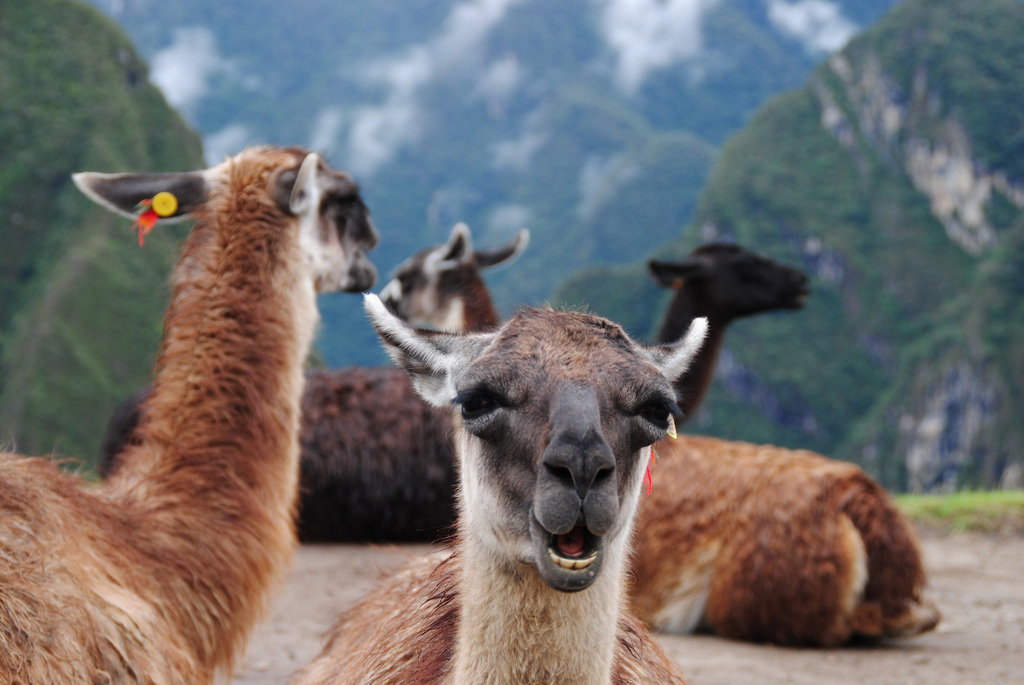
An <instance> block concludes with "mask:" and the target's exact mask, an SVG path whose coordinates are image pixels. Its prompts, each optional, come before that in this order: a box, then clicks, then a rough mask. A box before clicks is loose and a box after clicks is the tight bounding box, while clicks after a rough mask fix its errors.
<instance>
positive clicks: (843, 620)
mask: <svg viewBox="0 0 1024 685" xmlns="http://www.w3.org/2000/svg"><path fill="white" fill-rule="evenodd" d="M754 258H756V259H754ZM651 269H652V271H653V272H654V273H655V277H656V279H657V280H658V281H659V282H660V283H662V284H663V285H669V286H671V287H674V288H676V289H677V291H678V294H677V296H676V298H675V300H674V301H673V303H672V305H671V306H670V308H669V313H668V315H667V316H666V319H665V322H664V325H663V326H662V333H661V336H662V340H663V341H664V340H666V339H670V338H671V336H672V335H674V334H677V333H678V332H679V331H682V330H685V327H686V326H687V325H688V324H689V321H690V320H691V319H692V318H693V317H694V316H702V317H706V318H707V319H708V321H709V328H710V330H709V334H708V343H707V344H706V345H705V347H704V348H702V349H701V352H700V353H699V354H698V356H697V358H696V359H695V360H694V364H693V366H692V367H691V370H690V372H688V374H687V375H686V377H685V378H684V380H683V381H681V382H680V383H677V384H676V389H677V391H678V392H679V394H680V395H681V399H680V404H681V406H682V407H686V408H688V409H690V410H691V411H692V408H693V407H694V406H695V404H696V403H697V402H699V401H700V400H701V398H702V397H703V395H704V393H705V391H706V390H707V385H708V383H709V382H710V377H711V372H712V370H713V368H714V361H715V358H716V356H717V353H718V350H719V349H720V347H721V344H722V340H723V337H724V332H725V328H726V326H727V325H728V324H729V322H730V321H732V320H733V319H735V318H737V317H739V316H744V315H747V314H751V313H756V312H758V311H765V310H766V309H768V308H779V307H791V308H795V307H797V306H800V304H802V301H803V299H804V297H805V296H806V292H807V290H806V280H805V279H803V278H799V277H798V276H797V274H798V273H799V272H795V271H794V270H789V271H791V272H792V273H790V274H788V275H787V273H786V271H787V269H788V267H783V266H781V265H778V264H775V263H773V262H771V261H770V260H765V258H763V257H757V256H756V255H753V256H752V255H751V254H750V253H748V252H747V251H746V250H743V249H742V248H738V247H735V246H728V245H712V246H704V247H702V248H699V249H698V250H696V251H695V252H694V253H693V255H691V257H690V258H689V259H687V260H686V261H685V262H683V263H681V264H666V263H652V264H651ZM787 303H789V304H787ZM655 451H656V453H657V456H658V462H657V466H656V468H655V469H654V470H653V477H654V486H653V491H652V493H651V495H650V496H649V497H647V498H646V499H645V500H644V502H643V503H642V505H641V508H640V515H639V520H638V522H637V535H636V549H635V556H634V565H633V568H634V571H635V573H636V585H635V587H634V591H633V607H634V609H635V610H636V612H637V614H638V615H639V616H640V617H642V618H643V619H644V620H645V621H647V622H648V623H649V624H650V625H652V626H654V627H656V628H658V629H662V630H669V631H674V632H692V631H694V630H697V629H705V630H712V631H714V632H716V633H718V634H721V635H723V636H726V637H730V638H735V639H744V640H754V641H769V642H775V643H778V644H800V645H825V646H831V645H837V644H840V643H843V642H846V641H848V640H849V639H851V638H852V637H854V636H859V637H868V638H884V637H902V636H910V635H916V634H919V633H922V632H925V631H927V630H930V629H932V628H933V627H934V626H935V625H936V624H937V623H938V621H939V614H938V611H937V610H936V609H935V607H934V605H933V604H932V603H931V602H930V601H928V600H927V599H925V598H923V596H922V595H923V589H924V585H925V572H924V568H923V565H922V563H921V553H920V546H919V543H918V541H917V536H916V534H915V532H914V529H913V526H912V525H911V524H910V523H909V522H908V521H907V520H906V518H905V517H904V516H903V515H902V514H900V512H899V511H898V510H897V509H896V507H895V505H894V504H893V502H892V500H891V499H890V498H889V496H888V495H887V493H886V492H885V490H884V489H883V488H882V487H881V486H880V485H879V484H878V483H876V482H875V481H874V480H872V479H871V478H870V477H868V476H867V475H866V474H865V473H864V472H863V471H861V469H859V468H857V467H856V466H854V465H852V464H847V463H843V462H836V461H832V460H829V459H826V458H825V457H822V456H821V455H818V454H814V453H812V452H807V451H804V450H788V449H783V448H778V447H772V446H768V445H751V444H749V443H743V442H729V441H725V440H719V439H716V438H706V437H694V436H684V435H680V436H679V439H678V440H665V441H662V442H660V443H658V445H656V447H655Z"/></svg>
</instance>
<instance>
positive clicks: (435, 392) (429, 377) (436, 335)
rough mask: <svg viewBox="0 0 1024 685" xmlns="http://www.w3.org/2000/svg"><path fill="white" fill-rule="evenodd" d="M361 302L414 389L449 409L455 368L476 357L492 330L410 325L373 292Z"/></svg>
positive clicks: (443, 407)
mask: <svg viewBox="0 0 1024 685" xmlns="http://www.w3.org/2000/svg"><path fill="white" fill-rule="evenodd" d="M363 306H364V307H365V309H366V313H367V315H368V316H369V317H370V323H372V324H373V327H374V329H375V330H376V331H377V335H379V336H380V337H381V340H383V341H384V348H385V349H386V350H387V353H388V355H389V356H390V357H391V358H392V359H393V360H394V361H395V363H396V364H398V365H399V366H401V367H402V368H403V369H405V371H406V373H408V374H409V378H411V379H412V384H413V387H415V388H416V392H418V393H419V394H420V396H421V397H423V399H425V400H426V401H427V402H428V403H430V404H432V405H433V406H435V407H438V408H441V409H450V408H451V405H452V400H453V399H455V380H454V374H455V372H456V371H457V370H458V369H463V368H465V367H466V366H468V365H469V364H470V363H471V362H472V361H473V360H474V359H476V358H477V357H478V356H479V355H480V353H481V352H483V350H484V348H485V347H487V345H488V343H490V341H491V339H492V338H493V334H489V333H484V334H472V335H458V334H455V333H444V332H440V331H428V330H422V329H416V328H413V327H412V326H409V325H408V324H407V323H405V322H404V321H402V320H401V319H400V318H398V317H397V316H395V315H394V314H392V313H391V311H390V310H389V309H388V308H387V307H386V306H385V305H384V303H383V302H382V301H381V299H380V298H379V297H378V296H377V295H375V294H373V293H367V294H366V295H364V296H363Z"/></svg>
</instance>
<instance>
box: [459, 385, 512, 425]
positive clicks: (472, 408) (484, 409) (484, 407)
mask: <svg viewBox="0 0 1024 685" xmlns="http://www.w3.org/2000/svg"><path fill="white" fill-rule="evenodd" d="M454 403H455V404H459V405H462V418H464V419H478V418H481V417H483V416H487V415H488V414H490V413H491V412H493V411H494V410H495V409H497V408H498V407H501V406H504V404H505V403H504V401H503V400H502V399H501V397H499V396H498V395H496V394H495V393H493V392H491V391H490V390H467V391H466V392H463V393H459V395H458V396H457V397H456V398H455V400H454Z"/></svg>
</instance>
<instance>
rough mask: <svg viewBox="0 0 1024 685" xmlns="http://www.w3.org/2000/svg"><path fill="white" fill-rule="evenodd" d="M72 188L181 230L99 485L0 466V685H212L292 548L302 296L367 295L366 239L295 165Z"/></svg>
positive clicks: (316, 172) (355, 199) (352, 207)
mask: <svg viewBox="0 0 1024 685" xmlns="http://www.w3.org/2000/svg"><path fill="white" fill-rule="evenodd" d="M74 180H75V182H76V184H77V185H78V187H79V188H80V189H81V190H82V191H83V192H84V193H85V194H86V195H88V196H89V197H90V198H92V199H93V200H95V201H97V202H98V203H100V204H101V205H104V206H106V207H107V208H109V209H112V210H114V211H117V212H121V213H125V214H129V215H131V214H132V208H134V207H136V206H137V205H138V204H140V202H141V201H143V200H146V199H149V198H153V199H154V204H155V202H156V198H157V196H158V195H159V194H160V193H169V194H170V195H172V196H173V197H171V198H170V199H169V202H164V203H163V204H161V205H160V208H161V209H162V211H163V214H162V216H166V217H171V218H180V217H184V216H186V215H190V216H192V217H193V218H195V220H196V223H195V226H194V228H193V230H192V231H191V233H190V235H189V237H188V239H187V240H186V243H185V246H184V250H183V253H182V256H181V258H180V260H179V262H178V265H177V267H176V269H175V271H174V277H173V281H172V282H173V292H172V300H171V303H170V306H169V308H168V311H167V317H166V320H165V333H164V340H163V343H162V346H161V349H160V353H159V355H158V360H157V364H156V375H155V380H154V384H153V392H152V394H151V396H150V397H149V398H148V400H147V401H146V404H145V407H144V412H143V418H142V420H141V423H140V425H139V427H138V438H137V442H136V444H134V445H132V446H130V447H128V448H127V451H126V453H125V454H124V455H123V461H122V464H121V465H120V467H119V468H118V469H117V471H116V473H114V474H113V475H112V476H111V478H109V479H108V480H107V481H105V482H104V483H103V484H102V485H100V486H99V487H96V488H87V487H82V483H81V481H80V480H79V479H78V478H76V477H75V476H69V475H66V474H64V473H62V472H60V471H59V470H58V469H57V468H56V466H54V465H53V464H52V463H50V462H49V461H47V460H45V459H39V458H36V459H31V458H25V457H20V456H17V455H13V454H8V453H5V454H0V680H3V681H5V682H23V683H85V682H119V683H120V682H147V683H209V682H213V680H214V678H216V677H217V675H218V674H219V673H221V674H223V673H229V672H230V670H231V668H232V664H233V662H234V660H235V659H236V657H237V656H238V655H239V654H240V653H241V651H242V649H243V647H244V644H245V641H246V638H247V635H248V633H249V632H250V630H251V628H252V627H253V625H254V624H255V623H256V621H257V620H258V619H259V617H260V616H261V614H262V613H263V611H264V608H265V607H264V605H265V604H266V601H267V599H268V594H269V593H270V591H271V590H272V589H273V588H274V587H276V586H277V585H278V583H279V582H280V580H281V579H282V576H283V575H284V571H285V569H286V567H287V564H288V562H289V560H290V557H291V554H292V552H293V548H294V545H295V535H294V532H293V527H292V512H293V509H294V504H295V495H296V492H297V480H298V439H297V433H298V425H299V398H300V396H301V392H302V384H303V374H302V366H303V361H304V359H305V357H306V354H307V352H308V349H309V346H310V343H311V340H312V337H313V333H314V328H315V326H316V324H317V321H318V318H319V317H318V312H317V308H316V293H317V292H327V291H331V290H337V289H356V290H360V289H363V288H365V287H367V286H369V285H371V284H372V280H373V278H374V270H373V267H372V266H371V265H370V264H369V262H368V261H367V260H366V258H365V256H364V255H363V254H362V249H363V247H366V248H369V247H372V246H373V245H374V244H375V243H376V240H377V235H376V231H375V229H374V227H373V224H372V223H371V222H370V220H369V217H368V214H367V211H366V208H365V207H364V205H363V203H362V200H361V199H360V196H359V193H358V189H357V187H356V185H355V183H354V182H353V181H352V179H351V178H350V177H349V176H348V175H347V174H345V173H343V172H339V171H335V170H333V169H331V168H330V167H328V166H327V165H326V164H324V163H323V161H322V160H321V159H320V158H319V156H318V155H316V154H307V153H306V152H305V151H303V150H300V149H297V148H255V149H249V150H246V151H243V152H242V153H240V154H238V155H237V156H235V157H233V158H229V159H228V160H226V161H225V162H223V163H222V164H219V165H217V166H215V167H213V168H211V169H208V170H205V171H200V172H192V173H179V174H138V175H132V174H113V175H108V174H94V173H86V174H77V175H75V177H74ZM160 197H163V198H164V200H165V201H166V200H168V195H167V194H164V195H162V196H160ZM175 200H176V203H175ZM175 204H176V208H175ZM140 230H141V229H140Z"/></svg>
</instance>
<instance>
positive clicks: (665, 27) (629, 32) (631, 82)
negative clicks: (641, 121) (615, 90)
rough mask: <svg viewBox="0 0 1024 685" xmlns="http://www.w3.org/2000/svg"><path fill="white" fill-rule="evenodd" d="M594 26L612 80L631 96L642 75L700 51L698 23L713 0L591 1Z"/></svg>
mask: <svg viewBox="0 0 1024 685" xmlns="http://www.w3.org/2000/svg"><path fill="white" fill-rule="evenodd" d="M596 2H597V4H598V5H599V6H601V7H602V12H601V19H600V28H601V33H602V35H603V36H604V39H605V42H606V43H608V45H609V46H610V47H611V48H612V50H613V51H614V52H615V57H616V66H615V81H616V83H617V84H618V86H619V87H620V88H621V89H622V90H623V91H625V92H627V93H633V92H636V89H637V88H639V87H640V85H641V84H642V83H643V81H644V79H645V78H647V75H648V74H649V73H650V72H651V71H653V70H655V69H662V68H664V67H668V66H671V65H672V64H675V63H677V62H682V61H686V60H693V59H694V58H696V57H699V56H700V54H701V50H702V47H703V46H702V43H703V39H702V32H701V23H702V20H703V18H704V14H705V12H707V10H708V9H710V8H711V7H713V6H714V5H715V4H717V2H718V0H596Z"/></svg>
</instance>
